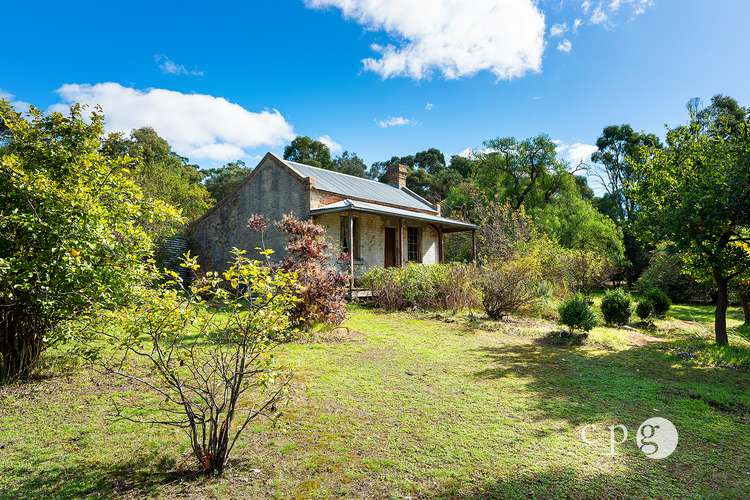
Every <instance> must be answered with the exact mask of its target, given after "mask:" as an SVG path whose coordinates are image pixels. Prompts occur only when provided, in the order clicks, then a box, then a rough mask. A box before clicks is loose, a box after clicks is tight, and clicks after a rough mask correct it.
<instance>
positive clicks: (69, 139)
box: [0, 101, 180, 381]
mask: <svg viewBox="0 0 750 500" xmlns="http://www.w3.org/2000/svg"><path fill="white" fill-rule="evenodd" d="M0 122H2V124H3V126H4V133H3V136H2V138H0V381H3V380H4V381H7V380H13V379H17V378H27V377H29V376H30V375H32V373H33V371H34V368H35V366H36V364H37V361H38V359H39V355H40V353H41V351H42V350H43V349H44V348H45V347H47V346H49V345H50V344H52V343H54V342H57V341H59V340H61V339H63V338H65V331H64V328H63V326H64V325H65V323H66V322H67V321H68V320H72V319H79V318H81V315H85V314H87V313H89V312H91V311H92V310H94V309H95V308H102V307H109V306H117V305H119V304H122V303H123V302H124V301H126V300H127V299H128V296H129V293H130V291H131V289H132V287H133V286H134V285H135V284H138V283H139V282H140V280H141V278H142V276H143V274H144V272H145V269H146V267H147V265H146V262H147V260H148V258H149V257H150V255H151V251H152V240H151V237H150V236H149V235H150V234H153V233H154V232H158V228H161V227H164V226H166V225H171V224H174V223H176V222H179V221H180V218H179V216H178V212H177V211H176V210H175V209H174V208H173V207H171V206H169V205H166V204H164V203H162V202H159V201H149V200H147V199H145V198H144V196H143V194H142V192H141V190H140V189H139V187H138V185H137V184H136V183H135V181H134V180H133V179H132V176H131V174H130V169H131V168H134V167H135V168H137V165H138V161H137V160H134V159H131V158H129V157H127V156H121V157H117V158H112V157H108V156H106V155H105V154H103V153H102V152H101V146H102V134H103V130H104V116H103V115H102V114H101V113H100V112H98V111H95V112H93V113H92V114H91V115H90V116H89V117H84V116H83V111H82V108H81V107H79V106H73V107H72V108H71V110H70V115H68V116H64V115H62V114H61V113H51V114H48V115H43V114H42V113H41V112H39V111H38V110H36V109H33V108H32V109H31V111H30V112H29V115H28V119H27V118H24V117H22V116H21V115H19V114H18V113H16V112H15V111H13V109H12V108H11V107H10V105H9V104H8V103H7V102H6V101H0Z"/></svg>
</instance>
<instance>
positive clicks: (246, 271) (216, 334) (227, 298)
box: [98, 249, 298, 474]
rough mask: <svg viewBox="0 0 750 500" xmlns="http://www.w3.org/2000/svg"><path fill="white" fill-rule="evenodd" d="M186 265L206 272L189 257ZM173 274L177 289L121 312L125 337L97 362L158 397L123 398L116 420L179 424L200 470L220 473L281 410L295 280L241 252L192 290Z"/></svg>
mask: <svg viewBox="0 0 750 500" xmlns="http://www.w3.org/2000/svg"><path fill="white" fill-rule="evenodd" d="M265 253H266V255H268V252H265ZM183 265H184V266H185V267H188V268H189V269H190V270H191V271H193V272H196V273H197V271H198V270H199V267H198V264H197V261H196V260H195V258H191V257H189V256H187V257H186V259H185V262H184V264H183ZM167 274H168V275H169V277H170V279H171V282H172V283H173V285H175V286H173V287H161V288H159V289H156V290H153V289H152V290H145V291H144V293H143V294H142V295H141V296H139V297H138V299H137V300H136V301H135V304H134V305H132V306H130V307H128V308H127V310H126V311H124V312H123V313H122V315H121V317H122V316H124V317H128V318H130V319H129V321H127V323H126V327H125V328H124V334H117V333H109V334H107V335H108V337H109V340H110V343H111V345H113V347H115V349H114V350H113V351H110V355H102V356H100V357H99V358H98V361H99V363H98V365H99V366H103V367H104V368H105V370H106V372H107V373H108V374H112V375H117V376H120V377H124V378H126V379H127V380H130V381H132V382H134V383H136V384H139V385H141V386H142V387H144V388H145V389H146V390H147V391H148V392H150V393H152V394H153V395H156V396H157V397H158V400H159V402H158V403H153V401H154V400H153V399H147V400H144V401H143V403H141V405H140V406H141V407H140V408H129V409H125V408H122V407H121V406H120V405H117V411H116V414H117V416H118V417H119V418H122V419H126V420H130V421H134V422H142V423H150V424H158V425H166V426H173V427H177V428H179V429H182V430H183V431H184V432H185V434H186V435H187V437H188V438H189V440H190V446H191V449H192V454H193V455H194V457H195V459H196V461H197V463H198V466H199V467H200V470H201V471H202V472H204V473H206V474H221V473H222V472H223V470H224V466H225V465H226V463H227V460H228V459H229V456H230V454H231V453H232V450H233V449H234V446H235V445H236V443H237V440H238V438H239V437H240V435H241V434H242V432H243V431H244V430H245V429H246V428H247V426H248V425H249V424H250V423H251V422H253V421H254V420H256V419H258V418H261V417H267V418H270V419H275V418H276V417H277V416H278V415H279V409H278V406H279V403H280V402H281V401H282V400H283V399H284V396H285V393H286V391H287V386H288V382H289V374H288V373H287V372H286V371H285V370H284V369H283V368H281V367H279V366H277V364H276V362H275V360H274V357H273V349H274V347H275V346H276V345H277V344H278V343H279V342H281V341H283V340H285V339H286V338H287V337H289V336H290V335H291V334H292V326H291V324H292V322H291V319H290V318H291V313H292V310H293V308H294V307H295V306H296V305H297V302H298V299H297V293H298V286H297V284H296V277H295V276H294V274H293V273H289V272H286V271H284V270H281V269H272V268H271V267H269V266H265V265H262V264H261V262H260V261H258V260H250V259H248V258H247V257H245V256H244V252H243V251H239V250H236V249H235V250H234V261H233V263H232V265H231V267H230V268H229V269H228V270H227V271H225V272H224V273H223V274H222V275H221V276H219V275H218V274H216V273H211V272H209V273H206V274H205V275H203V276H202V277H199V278H198V279H196V280H195V281H194V282H193V283H192V284H191V285H190V286H189V287H188V288H184V287H183V286H182V285H183V284H182V281H181V279H180V277H179V275H178V274H177V273H174V272H171V271H167ZM112 353H114V354H112ZM138 361H140V363H139V362H138ZM144 362H145V364H146V365H147V366H148V369H144V367H143V364H144Z"/></svg>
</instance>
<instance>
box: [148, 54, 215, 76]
mask: <svg viewBox="0 0 750 500" xmlns="http://www.w3.org/2000/svg"><path fill="white" fill-rule="evenodd" d="M154 61H155V62H156V64H157V65H158V66H159V69H160V70H161V72H162V73H166V74H167V75H188V76H203V71H199V70H196V69H192V70H189V69H187V68H186V67H185V66H183V65H182V64H177V63H176V62H174V61H173V60H171V59H170V58H169V57H167V56H165V55H162V54H156V55H155V56H154Z"/></svg>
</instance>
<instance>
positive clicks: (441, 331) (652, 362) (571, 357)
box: [0, 306, 750, 498]
mask: <svg viewBox="0 0 750 500" xmlns="http://www.w3.org/2000/svg"><path fill="white" fill-rule="evenodd" d="M694 307H695V306H694ZM699 311H701V309H700V308H699V309H697V310H696V311H695V312H699ZM689 313H690V311H687V310H683V309H682V308H680V306H677V307H675V314H674V316H675V317H674V318H672V319H667V320H664V321H660V322H659V324H658V327H659V328H658V330H656V331H652V332H644V333H645V334H644V333H639V332H637V331H635V330H627V329H614V328H597V329H596V330H595V331H594V332H593V333H592V335H591V336H590V339H589V342H587V343H586V344H585V345H583V346H569V347H559V346H555V345H552V344H550V343H549V342H548V340H547V337H546V335H547V334H548V333H549V332H550V331H552V330H553V329H555V326H554V324H552V323H548V322H543V321H539V320H523V319H516V320H511V321H508V322H504V323H493V322H482V321H479V322H469V321H467V320H466V319H465V318H447V319H445V318H441V317H438V316H431V315H426V314H425V315H419V316H417V315H410V314H406V313H399V314H394V313H384V312H379V311H374V310H367V309H359V308H352V310H351V315H350V318H349V320H348V321H347V326H348V327H349V328H350V329H351V332H352V333H351V335H350V336H349V337H347V338H346V339H344V340H342V341H340V342H327V343H309V344H292V345H287V346H284V348H283V349H282V351H281V352H280V356H281V357H282V358H283V359H284V361H285V362H286V363H287V364H288V365H289V366H290V367H292V368H293V370H294V372H295V382H294V385H295V392H294V394H293V398H292V400H291V401H290V403H289V405H288V406H287V407H286V412H285V416H284V417H283V419H282V422H281V425H280V426H278V427H275V428H272V427H270V426H268V425H265V424H262V425H258V426H256V427H254V428H253V429H252V430H251V432H248V433H247V434H246V435H245V436H244V438H243V439H242V443H241V447H240V448H239V449H238V451H237V452H236V453H235V458H234V460H233V461H232V463H231V464H230V467H229V469H228V470H227V472H226V474H225V476H224V477H222V478H218V479H216V478H214V479H206V478H196V477H192V476H191V475H190V473H189V472H188V471H190V470H191V468H192V467H193V464H192V462H191V461H190V459H187V462H185V460H186V458H185V455H184V453H185V452H186V451H187V447H186V446H185V443H184V439H183V437H182V435H181V434H179V433H178V432H176V431H174V430H171V429H164V428H159V427H149V426H142V425H138V424H133V423H129V422H122V421H113V420H112V419H111V418H109V417H108V414H109V412H110V411H111V409H112V405H111V398H112V397H113V396H118V395H122V394H126V395H133V392H134V389H133V387H131V386H129V385H127V384H126V383H124V382H122V381H120V380H107V379H104V378H102V377H101V376H100V375H97V374H96V373H94V372H91V371H88V370H86V369H83V368H78V369H68V370H65V371H64V372H63V373H56V374H54V375H53V376H50V377H47V378H43V379H40V380H38V381H35V382H32V383H29V384H25V385H22V386H16V387H6V388H2V389H0V496H2V495H4V496H7V497H29V496H37V497H50V496H58V497H74V496H82V495H89V496H128V497H140V496H162V497H170V496H194V497H202V498H204V497H225V496H231V497H247V498H257V497H262V496H283V497H287V496H295V497H308V496H342V495H343V496H349V497H351V496H354V497H364V496H376V497H384V496H412V497H413V496H465V497H488V496H497V497H511V496H512V497H517V496H553V495H554V496H574V497H601V496H609V497H622V496H639V497H642V496H648V497H654V496H656V497H700V496H725V497H748V496H750V452H749V451H748V450H749V449H750V372H748V371H747V370H744V369H739V370H738V369H732V368H721V367H711V366H707V365H706V364H704V363H702V362H701V361H702V359H701V358H699V357H698V356H695V355H694V354H691V351H690V350H689V349H687V347H691V346H692V347H695V346H696V345H698V346H699V347H700V346H703V345H706V341H705V339H704V337H705V333H704V330H705V327H704V326H703V325H702V324H701V323H700V322H702V321H703V317H702V316H701V317H697V316H696V317H695V318H694V319H696V318H697V321H698V322H691V321H689V319H690V318H689V317H688V314H689ZM694 316H695V315H694ZM706 321H710V318H709V319H708V320H706ZM732 326H736V325H734V324H732ZM732 342H733V343H735V344H736V343H739V344H740V346H741V347H739V348H738V349H745V350H747V348H748V346H750V343H748V342H747V337H746V336H745V334H744V333H743V332H742V331H741V330H737V333H735V334H734V335H733V336H732ZM696 343H697V344H696ZM699 347H698V348H699ZM135 396H137V394H135ZM653 416H662V417H665V418H668V419H669V420H671V421H672V422H673V423H674V424H675V426H676V427H677V429H678V431H679V438H680V441H679V446H678V448H677V450H676V451H675V452H674V454H673V455H671V456H670V457H669V458H667V459H664V460H651V459H649V458H647V457H646V456H645V455H643V454H642V453H641V452H640V451H639V450H638V449H637V447H636V444H635V439H634V438H635V434H636V430H637V428H638V426H639V425H640V423H641V422H643V421H644V420H646V419H647V418H649V417H653ZM589 424H596V425H597V427H596V429H597V431H598V432H591V433H590V437H589V439H590V441H591V443H592V444H587V443H584V442H583V441H582V440H581V439H580V430H581V429H582V428H583V427H584V426H586V425H589ZM614 424H623V425H625V426H626V427H627V428H628V429H629V430H630V438H629V439H628V441H627V442H626V443H624V444H622V445H618V446H616V449H615V454H614V455H613V456H610V455H609V431H608V430H607V427H608V426H610V425H614ZM619 437H620V436H619V434H618V438H619Z"/></svg>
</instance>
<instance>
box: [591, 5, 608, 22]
mask: <svg viewBox="0 0 750 500" xmlns="http://www.w3.org/2000/svg"><path fill="white" fill-rule="evenodd" d="M607 19H608V17H607V13H606V12H604V9H602V6H601V4H599V5H597V6H596V8H595V9H594V13H593V14H591V23H592V24H602V23H606V22H607Z"/></svg>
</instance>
